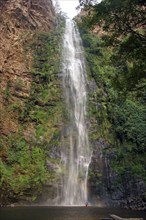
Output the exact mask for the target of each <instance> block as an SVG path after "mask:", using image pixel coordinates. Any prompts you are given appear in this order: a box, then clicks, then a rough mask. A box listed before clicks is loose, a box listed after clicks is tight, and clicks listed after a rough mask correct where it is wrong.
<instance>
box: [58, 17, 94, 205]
mask: <svg viewBox="0 0 146 220" xmlns="http://www.w3.org/2000/svg"><path fill="white" fill-rule="evenodd" d="M62 69H63V70H62V72H63V86H64V93H65V99H66V106H67V111H68V118H69V122H68V123H69V125H68V127H67V131H66V133H67V134H66V136H67V139H68V141H67V143H68V144H67V145H66V146H65V147H64V150H63V152H62V161H63V164H64V178H63V189H62V203H61V204H62V205H84V204H85V202H86V201H87V178H88V168H89V163H90V158H91V153H90V149H89V142H88V132H87V127H86V103H87V92H86V82H87V80H86V69H85V61H84V53H83V48H82V42H81V38H80V34H79V31H78V29H77V27H76V25H75V22H73V21H71V20H67V21H66V28H65V34H64V41H63V68H62Z"/></svg>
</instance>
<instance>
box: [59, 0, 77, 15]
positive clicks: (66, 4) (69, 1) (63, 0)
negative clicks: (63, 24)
mask: <svg viewBox="0 0 146 220" xmlns="http://www.w3.org/2000/svg"><path fill="white" fill-rule="evenodd" d="M59 3H60V7H61V9H62V11H63V12H65V13H66V14H67V15H68V17H70V18H73V17H74V16H76V14H77V13H78V11H77V10H76V7H77V6H78V5H79V1H78V0H59Z"/></svg>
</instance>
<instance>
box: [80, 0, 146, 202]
mask: <svg viewBox="0 0 146 220" xmlns="http://www.w3.org/2000/svg"><path fill="white" fill-rule="evenodd" d="M81 2H82V3H85V2H86V1H81ZM89 2H90V3H91V2H92V1H88V3H89ZM86 3H87V2H86ZM129 6H130V7H129ZM144 7H145V6H144V5H143V3H142V2H141V3H139V1H134V0H126V1H120V0H119V1H114V0H113V1H112V0H104V1H102V2H101V3H100V4H98V5H89V4H88V5H87V4H86V8H87V10H88V12H89V11H90V10H92V13H88V16H86V17H83V18H82V21H80V22H78V26H79V28H80V33H81V35H82V39H83V46H84V48H85V51H86V59H87V67H88V77H89V81H91V82H95V83H96V86H93V87H94V88H91V89H90V90H91V91H89V118H90V122H91V126H90V141H91V142H93V143H97V142H98V141H99V143H100V139H101V138H102V139H103V140H104V144H105V143H106V144H105V146H101V147H102V148H103V150H102V152H103V157H104V158H106V160H108V166H109V167H108V169H109V170H108V173H110V175H109V174H108V180H107V181H108V184H107V183H106V184H105V183H104V181H105V180H104V175H105V173H102V177H98V176H100V171H99V175H98V174H97V175H96V174H94V170H91V171H90V173H91V175H90V179H91V181H92V180H93V179H94V180H93V181H95V182H96V183H95V185H97V191H98V187H99V184H100V187H101V186H103V185H104V184H105V187H106V188H107V190H108V192H109V193H114V191H115V192H117V194H118V190H119V191H120V193H121V192H122V193H127V194H123V195H124V196H125V198H126V196H127V197H128V196H131V195H133V194H132V193H133V191H134V193H135V196H136V195H139V196H140V197H141V198H142V196H144V195H143V194H141V193H143V191H139V188H138V183H143V184H144V182H145V181H146V178H145V177H146V160H145V158H146V72H145V71H146V64H145V57H146V37H145V30H144V26H143V21H144V11H143V10H144ZM95 27H96V28H97V29H98V31H99V35H98V34H93V32H92V30H94V28H95ZM91 87H92V86H91ZM95 141H97V142H95ZM93 147H94V148H95V147H96V145H95V146H93ZM105 178H107V177H105ZM109 182H110V184H109ZM132 187H133V188H132ZM134 187H135V188H134ZM116 190H117V191H116ZM126 190H127V191H126ZM132 190H133V191H132ZM136 190H137V191H136Z"/></svg>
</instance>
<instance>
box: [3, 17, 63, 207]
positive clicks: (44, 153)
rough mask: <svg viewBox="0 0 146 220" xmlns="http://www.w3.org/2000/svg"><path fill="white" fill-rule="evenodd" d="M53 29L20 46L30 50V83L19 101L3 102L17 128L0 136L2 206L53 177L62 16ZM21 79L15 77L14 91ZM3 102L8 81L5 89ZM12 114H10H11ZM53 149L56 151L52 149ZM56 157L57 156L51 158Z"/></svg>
mask: <svg viewBox="0 0 146 220" xmlns="http://www.w3.org/2000/svg"><path fill="white" fill-rule="evenodd" d="M58 19H59V27H56V28H55V30H54V31H52V32H49V33H47V32H38V33H36V34H35V36H33V37H34V38H33V40H32V43H31V44H29V45H24V46H25V50H26V52H28V51H31V53H32V54H33V67H32V84H31V91H30V95H29V97H27V98H26V99H25V103H24V104H20V102H18V103H17V102H15V103H14V102H10V103H7V106H8V112H9V113H10V114H13V115H14V116H15V118H16V119H17V131H16V130H15V132H13V133H12V134H8V135H7V136H5V135H3V136H1V139H0V148H1V158H2V159H1V161H0V163H1V181H0V187H1V204H2V205H5V204H8V203H12V202H14V203H15V202H18V201H19V202H20V201H22V202H25V201H27V202H28V201H29V202H32V201H35V200H36V199H37V198H38V197H39V196H40V195H41V193H42V189H43V186H44V185H45V184H49V185H51V184H52V186H53V184H54V183H55V182H56V180H57V178H58V173H57V168H53V167H57V166H59V161H60V160H59V156H58V152H59V148H60V132H61V126H62V121H63V111H64V106H63V101H62V97H61V94H62V90H61V86H60V80H59V77H58V76H59V71H60V59H61V44H62V43H61V42H62V34H63V31H64V18H62V17H59V18H58ZM22 84H23V81H20V80H16V84H15V90H17V91H19V90H21V87H22V86H23V87H24V85H22ZM5 93H6V94H5V97H6V99H7V100H8V98H9V96H10V90H9V85H8V86H7V89H6V91H5ZM12 112H13V113H12ZM56 149H57V150H56ZM56 155H57V156H56Z"/></svg>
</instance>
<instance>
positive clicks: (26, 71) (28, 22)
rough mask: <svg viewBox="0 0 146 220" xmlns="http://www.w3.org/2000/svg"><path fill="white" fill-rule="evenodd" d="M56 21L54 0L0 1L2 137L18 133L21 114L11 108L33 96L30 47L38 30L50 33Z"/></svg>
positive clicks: (20, 105)
mask: <svg viewBox="0 0 146 220" xmlns="http://www.w3.org/2000/svg"><path fill="white" fill-rule="evenodd" d="M54 22H55V12H54V9H53V5H52V2H51V0H0V115H1V117H0V133H1V134H2V135H8V134H10V133H11V132H17V131H18V127H19V123H18V120H17V117H18V114H16V111H15V112H14V111H12V109H14V108H18V106H19V108H22V107H23V105H24V102H25V100H26V99H27V98H28V97H29V94H30V88H31V82H32V76H31V67H32V54H31V50H30V48H29V47H28V45H29V43H30V42H31V40H32V38H33V36H34V34H35V33H36V32H37V31H51V30H52V29H53V26H54ZM14 103H15V104H14ZM8 106H9V107H10V108H8ZM30 127H32V126H30Z"/></svg>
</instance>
